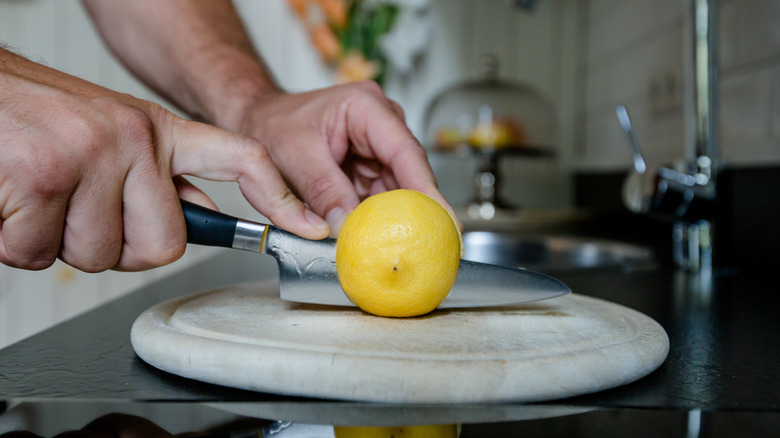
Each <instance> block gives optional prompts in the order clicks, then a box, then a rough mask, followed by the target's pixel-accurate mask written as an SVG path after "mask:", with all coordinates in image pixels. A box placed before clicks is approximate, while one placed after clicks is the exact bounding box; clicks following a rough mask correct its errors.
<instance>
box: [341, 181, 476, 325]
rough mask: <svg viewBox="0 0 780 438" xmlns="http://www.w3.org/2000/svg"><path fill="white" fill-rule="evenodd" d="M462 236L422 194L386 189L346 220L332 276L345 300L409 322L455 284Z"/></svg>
mask: <svg viewBox="0 0 780 438" xmlns="http://www.w3.org/2000/svg"><path fill="white" fill-rule="evenodd" d="M461 253H462V237H461V235H460V230H459V229H458V226H457V225H456V224H455V220H454V218H453V217H452V216H451V215H450V213H449V211H448V210H447V209H445V208H444V207H443V206H442V205H441V204H439V203H438V202H437V201H436V200H435V199H433V198H431V197H430V196H428V195H425V194H423V193H420V192H417V191H414V190H405V189H402V190H392V191H389V192H384V193H380V194H377V195H374V196H371V197H369V198H367V199H366V200H364V201H363V202H362V203H360V205H359V206H358V207H357V208H356V209H355V210H354V211H353V212H352V213H350V214H349V216H347V219H346V220H345V221H344V225H343V226H342V228H341V231H340V233H339V238H338V240H337V242H336V271H337V272H338V276H339V281H340V282H341V287H342V288H343V289H344V292H345V293H346V294H347V297H348V298H349V299H350V300H351V301H352V302H353V303H355V304H356V305H357V306H358V307H360V308H361V309H363V310H364V311H366V312H368V313H373V314H374V315H379V316H395V317H411V316H418V315H423V314H426V313H428V312H430V311H431V310H433V309H435V308H436V306H438V305H439V303H441V302H442V300H443V299H444V298H445V297H446V296H447V294H448V293H449V292H450V290H451V289H452V286H453V285H454V284H455V278H456V277H457V275H458V265H459V264H460V257H461Z"/></svg>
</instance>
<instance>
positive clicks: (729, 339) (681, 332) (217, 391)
mask: <svg viewBox="0 0 780 438" xmlns="http://www.w3.org/2000/svg"><path fill="white" fill-rule="evenodd" d="M773 274H774V273H772V272H768V273H767V272H764V273H754V272H747V271H742V272H726V271H716V272H715V274H714V275H713V276H700V275H690V274H686V273H683V272H680V271H677V270H675V269H672V268H665V267H661V268H654V269H649V270H642V271H636V272H628V273H625V272H615V271H612V272H610V271H607V272H604V271H601V272H590V273H587V272H579V273H568V274H567V273H563V274H559V275H558V276H559V278H561V279H562V280H563V281H564V282H566V283H567V284H568V285H570V286H571V288H572V289H573V290H574V292H575V293H579V294H583V295H590V296H594V297H599V298H603V299H606V300H609V301H612V302H615V303H619V304H622V305H625V306H628V307H631V308H633V309H636V310H638V311H640V312H642V313H645V314H646V315H648V316H650V317H652V318H654V319H655V320H656V321H658V322H659V323H660V324H661V325H662V326H663V327H664V329H665V330H666V331H667V333H668V334H669V338H670V344H671V347H670V352H669V356H668V358H667V359H666V361H665V362H664V364H663V365H661V367H660V368H659V369H658V370H656V371H654V372H653V373H651V374H650V375H648V376H647V377H645V378H643V379H640V380H638V381H636V382H634V383H631V384H628V385H625V386H622V387H618V388H615V389H612V390H607V391H603V392H599V393H595V394H589V395H584V396H579V397H574V398H569V399H565V400H559V401H553V402H547V403H541V404H538V405H533V406H529V409H531V408H533V409H538V408H542V409H543V408H545V407H548V408H550V409H557V408H559V407H569V408H582V409H587V410H591V409H595V410H607V411H616V410H618V411H619V410H624V409H625V410H637V409H638V410H650V411H664V412H689V411H692V410H700V411H704V412H737V413H738V412H744V413H757V412H758V413H767V414H769V415H771V416H772V418H774V419H777V418H778V415H777V414H778V413H780V316H779V315H778V311H777V307H776V306H777V304H776V300H774V299H773V295H774V293H775V292H776V291H777V289H778V288H777V285H776V284H775V283H774V281H773V278H774V275H773ZM271 275H276V267H275V265H274V261H273V259H271V258H270V257H262V256H253V255H251V254H247V253H243V252H239V251H227V252H225V253H222V254H220V255H218V256H215V257H214V258H212V259H210V260H207V261H205V262H202V263H200V264H197V265H195V266H193V267H189V268H187V269H184V270H183V271H181V272H178V273H175V274H173V275H171V276H170V277H168V278H165V279H163V280H161V281H158V282H156V283H154V284H151V285H149V286H147V287H144V288H142V289H140V290H138V291H136V292H134V293H131V294H129V295H127V296H125V297H123V298H120V299H118V300H116V301H113V302H111V303H108V304H106V305H104V306H102V307H99V308H97V309H95V310H92V311H90V312H88V313H86V314H83V315H81V316H79V317H76V318H74V319H72V320H70V321H67V322H64V323H62V324H60V325H58V326H56V327H54V328H52V329H49V330H47V331H44V332H41V333H39V334H37V335H35V336H32V337H30V338H27V339H25V340H22V341H20V342H18V343H16V344H14V345H11V346H9V347H7V348H5V349H3V350H0V400H6V401H13V402H14V403H16V402H29V403H41V402H74V401H80V402H118V401H119V402H128V403H150V402H186V403H225V404H227V403H248V404H250V405H251V404H252V403H256V404H258V405H265V406H273V405H278V406H293V405H317V406H327V405H329V404H331V405H333V406H335V407H339V409H341V407H343V406H349V405H350V404H349V403H346V402H336V401H328V400H310V399H301V398H293V397H283V396H278V395H273V394H263V393H256V392H250V391H243V390H236V389H231V388H225V387H220V386H216V385H211V384H207V383H201V382H197V381H193V380H189V379H185V378H181V377H177V376H174V375H171V374H168V373H165V372H162V371H159V370H157V369H155V368H153V367H151V366H149V365H147V364H146V363H144V362H143V361H142V360H140V359H139V358H138V357H137V356H136V355H135V353H134V352H133V349H132V346H131V345H130V339H129V333H130V327H131V325H132V323H133V321H134V320H135V318H136V317H137V316H138V315H139V314H140V313H141V312H143V311H144V310H146V309H147V308H149V307H151V306H153V305H155V304H157V303H159V302H161V301H164V300H167V299H170V298H173V297H176V296H181V295H186V294H191V293H194V292H198V291H204V290H209V289H212V288H215V287H218V286H221V285H228V284H235V283H240V282H247V281H254V280H258V279H261V278H267V277H268V276H271ZM357 405H363V407H365V405H366V404H355V406H357ZM526 406H528V405H526ZM493 407H497V406H493ZM508 407H512V408H517V407H518V406H517V405H512V404H508V405H503V408H508ZM451 408H457V410H458V412H461V413H463V412H468V411H469V409H471V408H472V407H469V406H457V407H451ZM473 409H474V412H478V411H479V410H480V409H484V406H481V407H480V406H473ZM0 411H1V410H0ZM277 412H278V411H277ZM491 418H492V419H495V418H493V417H491ZM491 418H487V419H486V421H485V422H489V421H487V420H491ZM468 421H470V422H480V419H479V417H478V416H476V417H472V418H470V419H469V420H468Z"/></svg>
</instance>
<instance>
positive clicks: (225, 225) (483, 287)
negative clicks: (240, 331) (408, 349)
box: [181, 200, 571, 308]
mask: <svg viewBox="0 0 780 438" xmlns="http://www.w3.org/2000/svg"><path fill="white" fill-rule="evenodd" d="M181 205H182V210H183V211H184V219H185V221H186V223H187V242H189V243H194V244H197V245H208V246H219V247H223V248H234V249H242V250H246V251H252V252H259V253H262V254H268V255H271V256H274V257H275V258H276V261H277V264H278V266H279V285H280V287H279V289H280V296H281V298H282V299H283V300H286V301H293V302H299V303H312V304H326V305H334V306H354V304H353V303H352V302H351V301H350V300H349V299H348V298H347V296H346V294H345V293H344V291H343V290H342V289H341V284H340V283H339V280H338V275H337V274H336V240H335V239H323V240H308V239H304V238H302V237H299V236H296V235H294V234H292V233H289V232H287V231H284V230H282V229H280V228H278V227H275V226H273V225H266V224H260V223H256V222H250V221H246V220H242V219H238V218H235V217H232V216H229V215H226V214H223V213H220V212H217V211H214V210H211V209H208V208H205V207H201V206H199V205H196V204H193V203H190V202H188V201H184V200H182V201H181ZM568 293H571V289H569V287H568V286H566V285H565V284H563V283H562V282H561V281H559V280H558V279H556V278H553V277H551V276H549V275H546V274H543V273H540V272H535V271H530V270H526V269H512V268H506V267H503V266H495V265H489V264H485V263H477V262H472V261H468V260H461V261H460V267H459V269H458V277H457V279H456V281H455V286H454V287H453V288H452V291H451V292H450V294H449V295H448V296H447V298H445V299H444V301H442V303H441V304H439V307H440V308H454V307H486V306H499V305H507V304H518V303H526V302H531V301H539V300H544V299H548V298H554V297H557V296H561V295H565V294H568Z"/></svg>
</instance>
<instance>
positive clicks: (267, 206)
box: [171, 121, 330, 239]
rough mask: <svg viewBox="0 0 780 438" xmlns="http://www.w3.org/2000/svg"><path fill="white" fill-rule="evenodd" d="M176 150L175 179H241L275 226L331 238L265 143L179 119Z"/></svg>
mask: <svg viewBox="0 0 780 438" xmlns="http://www.w3.org/2000/svg"><path fill="white" fill-rule="evenodd" d="M171 150H172V152H173V154H172V160H171V163H172V165H171V169H172V171H173V175H174V176H179V175H193V176H198V177H201V178H206V179H210V180H214V181H235V182H237V183H238V184H239V188H240V189H241V192H242V193H243V195H244V197H245V198H246V199H247V200H248V201H249V203H250V204H252V206H253V207H254V208H255V209H257V210H258V211H259V212H260V213H262V214H263V215H265V216H266V217H267V218H269V219H270V220H271V221H272V222H273V223H274V224H276V225H278V226H280V227H282V228H284V229H286V230H288V231H290V232H292V233H295V234H298V235H300V236H302V237H305V238H308V239H322V238H324V237H327V236H328V234H329V232H330V228H329V227H328V224H327V222H325V221H324V220H323V219H322V218H321V217H319V216H317V215H316V214H315V213H314V212H312V211H311V210H310V209H309V208H307V207H306V205H304V203H303V202H301V201H300V200H299V199H298V198H296V197H295V195H294V194H293V193H292V192H291V191H290V188H289V187H288V186H287V185H286V184H285V182H284V180H283V179H282V176H281V175H280V174H279V171H278V170H277V169H276V167H275V166H274V164H273V162H272V161H271V159H270V157H269V155H268V152H267V150H266V149H265V147H264V146H263V145H262V143H260V142H259V141H256V140H253V139H250V138H248V137H244V136H241V135H238V134H230V133H227V132H225V131H222V130H220V129H217V128H214V127H212V126H208V125H205V124H201V123H195V122H185V121H178V122H176V124H175V127H174V133H173V136H172V149H171Z"/></svg>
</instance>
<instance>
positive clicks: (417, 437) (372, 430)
mask: <svg viewBox="0 0 780 438" xmlns="http://www.w3.org/2000/svg"><path fill="white" fill-rule="evenodd" d="M333 432H334V435H335V437H336V438H456V437H458V436H459V435H460V430H459V427H458V425H456V424H443V425H435V426H398V427H359V426H354V427H353V426H335V427H334V428H333Z"/></svg>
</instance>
